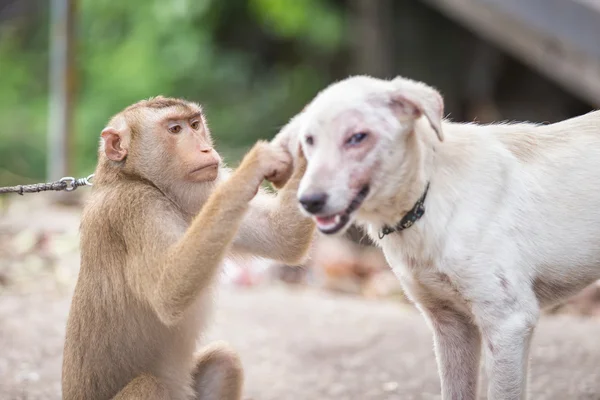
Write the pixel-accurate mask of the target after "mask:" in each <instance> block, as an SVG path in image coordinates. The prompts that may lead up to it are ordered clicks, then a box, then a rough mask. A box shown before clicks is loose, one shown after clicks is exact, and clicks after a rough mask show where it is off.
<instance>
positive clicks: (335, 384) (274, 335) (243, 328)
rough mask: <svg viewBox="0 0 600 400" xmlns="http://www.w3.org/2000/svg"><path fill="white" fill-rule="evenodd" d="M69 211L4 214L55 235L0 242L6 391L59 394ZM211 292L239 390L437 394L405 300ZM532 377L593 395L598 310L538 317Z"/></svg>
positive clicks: (69, 268) (2, 224)
mask: <svg viewBox="0 0 600 400" xmlns="http://www.w3.org/2000/svg"><path fill="white" fill-rule="evenodd" d="M77 221H78V219H77V213H76V212H73V211H72V210H48V209H46V208H44V207H37V206H32V207H28V208H27V209H23V208H18V207H16V208H14V207H11V208H10V209H9V210H8V212H7V213H6V214H5V215H4V216H0V237H1V235H4V237H5V238H6V237H13V236H14V235H16V234H17V232H20V231H21V229H22V228H23V227H27V228H28V229H33V230H36V229H37V230H39V229H42V230H43V229H49V230H52V231H54V232H59V233H60V235H62V236H61V237H62V239H61V240H60V241H58V240H55V241H54V245H53V246H52V248H53V251H51V252H50V251H48V250H44V251H46V253H48V254H50V255H48V254H46V257H47V258H51V259H53V262H52V263H51V265H52V267H44V266H43V262H42V263H41V264H40V261H39V258H40V257H39V256H37V258H31V257H29V258H28V257H27V256H20V257H16V256H15V255H14V254H13V253H11V252H10V251H9V250H7V249H6V248H4V249H3V248H2V246H0V272H2V271H4V274H7V273H8V272H10V274H9V275H8V278H5V280H6V282H5V283H4V286H2V285H0V287H3V289H0V399H2V400H5V399H6V400H17V399H19V400H21V399H22V400H25V399H26V400H37V399H40V400H41V399H44V400H46V399H47V400H54V399H59V398H60V366H61V353H62V344H63V335H64V328H65V321H66V317H67V313H68V307H69V302H70V294H71V290H72V287H73V282H74V279H75V276H76V266H77V252H76V249H74V248H73V240H74V239H76V231H77ZM21 236H23V237H22V238H21V237H20V239H19V240H17V242H20V243H21V246H22V247H23V248H26V247H27V246H26V243H27V240H28V239H27V235H24V234H21ZM29 240H30V239H29ZM23 243H25V244H23ZM42 247H43V246H42ZM42 250H43V249H42ZM3 251H4V253H3ZM44 251H41V253H42V254H45V253H44ZM38 253H39V252H38ZM52 257H54V258H52ZM8 259H11V260H16V261H14V262H11V264H10V268H12V270H11V269H9V266H8V263H7V262H6V260H8ZM3 260H4V264H1V262H2V261H3ZM35 260H37V261H35ZM32 265H33V266H32ZM7 271H8V272H7ZM215 303H216V310H215V313H214V316H213V323H212V324H211V329H210V331H209V332H208V333H207V335H206V338H205V341H210V340H214V339H223V340H226V341H228V342H230V343H231V344H232V345H233V346H234V347H235V348H236V349H237V350H238V351H239V352H240V355H241V358H242V360H243V363H244V367H245V370H246V383H245V396H246V398H247V399H252V400H271V399H273V400H275V399H277V400H285V399H297V400H304V399H323V400H325V399H331V400H334V399H335V400H342V399H357V400H359V399H375V400H384V399H389V400H392V399H406V400H410V399H440V395H439V390H440V389H439V379H438V376H437V370H436V366H435V358H434V355H433V350H432V341H431V334H430V332H429V330H428V329H427V327H426V325H425V323H424V321H423V319H422V318H421V316H420V315H418V313H417V312H415V311H414V309H412V308H411V307H410V306H406V305H403V304H400V303H397V302H392V301H382V300H365V299H362V298H359V297H350V296H342V295H335V294H332V293H327V292H324V291H320V290H316V289H314V288H306V287H301V288H292V287H289V286H284V285H282V284H276V283H269V284H262V285H258V286H254V287H250V288H240V287H235V286H231V285H224V286H223V288H222V289H221V290H220V293H219V296H218V297H217V298H216V300H215ZM107 334H110V332H107ZM530 387H531V398H532V399H535V400H538V399H540V400H544V399H556V400H558V399H561V400H564V399H582V400H583V399H586V400H591V399H600V319H598V318H582V317H575V316H569V315H560V316H545V317H543V318H542V320H541V322H540V324H539V327H538V329H537V331H536V335H535V338H534V343H533V347H532V374H531V384H530ZM482 398H485V397H482Z"/></svg>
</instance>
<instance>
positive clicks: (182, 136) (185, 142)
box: [158, 112, 221, 183]
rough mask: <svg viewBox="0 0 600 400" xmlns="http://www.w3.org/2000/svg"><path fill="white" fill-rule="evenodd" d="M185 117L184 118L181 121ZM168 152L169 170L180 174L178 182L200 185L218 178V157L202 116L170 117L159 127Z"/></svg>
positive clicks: (197, 114)
mask: <svg viewBox="0 0 600 400" xmlns="http://www.w3.org/2000/svg"><path fill="white" fill-rule="evenodd" d="M182 117H184V118H182ZM158 128H159V130H162V132H163V134H162V135H161V139H162V140H163V141H164V147H165V148H167V149H168V151H167V153H170V154H173V155H175V157H171V158H170V160H168V163H169V164H172V165H170V166H169V167H171V168H173V169H174V170H177V171H179V175H180V176H181V179H183V180H185V181H188V182H193V183H199V182H211V181H214V180H215V179H217V177H218V174H219V167H220V165H221V157H220V156H219V154H218V153H217V151H216V150H215V149H214V147H213V144H212V138H211V136H210V132H209V130H208V127H207V126H206V124H205V121H204V118H203V116H202V114H201V113H199V112H198V113H194V114H193V115H181V116H178V115H171V116H169V117H168V118H166V119H164V120H163V121H161V123H160V124H159V126H158Z"/></svg>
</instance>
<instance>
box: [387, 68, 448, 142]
mask: <svg viewBox="0 0 600 400" xmlns="http://www.w3.org/2000/svg"><path fill="white" fill-rule="evenodd" d="M391 84H392V88H393V89H392V94H391V100H392V107H393V108H394V109H395V111H396V112H398V113H399V114H401V115H403V116H411V117H413V118H415V119H416V118H419V117H420V116H421V115H425V117H426V118H427V119H428V120H429V123H430V124H431V127H432V128H433V130H434V131H435V133H436V135H437V137H438V139H439V140H440V142H442V141H443V140H444V133H443V132H442V118H443V113H444V100H443V99H442V96H441V95H440V93H439V92H438V91H437V90H435V89H434V88H432V87H431V86H427V85H426V84H424V83H422V82H417V81H413V80H410V79H406V78H402V77H398V78H396V79H394V80H392V81H391Z"/></svg>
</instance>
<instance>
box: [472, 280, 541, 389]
mask: <svg viewBox="0 0 600 400" xmlns="http://www.w3.org/2000/svg"><path fill="white" fill-rule="evenodd" d="M504 289H505V290H504V293H501V292H499V293H498V294H497V296H491V294H490V295H489V296H490V297H489V300H488V301H487V302H483V303H481V304H477V305H476V306H475V307H474V313H475V315H476V318H477V320H478V323H479V325H480V327H481V332H482V334H483V343H484V346H485V352H486V370H487V375H488V378H489V388H488V399H489V400H524V399H526V398H527V379H528V378H527V370H528V364H529V348H530V343H531V338H532V336H533V331H534V328H535V325H536V322H537V319H538V316H539V307H538V305H537V301H536V300H535V296H534V295H533V293H523V292H521V293H520V294H519V296H518V297H517V296H516V292H512V291H510V289H509V292H510V293H511V294H510V295H509V296H506V288H504ZM498 300H500V301H498Z"/></svg>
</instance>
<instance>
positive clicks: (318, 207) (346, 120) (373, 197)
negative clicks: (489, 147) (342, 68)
mask: <svg viewBox="0 0 600 400" xmlns="http://www.w3.org/2000/svg"><path fill="white" fill-rule="evenodd" d="M442 112H443V101H442V97H441V96H440V94H439V93H438V92H437V91H436V90H435V89H433V88H431V87H429V86H427V85H425V84H423V83H420V82H416V81H412V80H408V79H404V78H396V79H394V80H391V81H386V80H381V79H375V78H370V77H365V76H357V77H351V78H348V79H346V80H343V81H341V82H338V83H335V84H333V85H331V86H329V87H328V88H326V89H324V90H323V91H322V92H321V93H319V95H317V97H315V99H314V100H313V101H312V102H311V103H310V104H309V105H308V106H307V107H306V108H305V109H304V110H303V112H302V113H301V114H299V115H298V116H297V117H296V118H294V120H292V122H291V123H290V125H289V126H288V127H287V129H284V131H282V134H284V135H282V137H283V136H286V137H288V139H289V138H290V137H291V136H293V140H288V141H289V142H290V145H291V144H292V143H293V145H294V146H297V142H296V140H298V141H299V142H300V144H301V146H302V149H303V151H304V154H305V155H306V158H307V160H308V168H307V170H306V173H305V174H304V177H303V178H302V182H301V184H300V188H299V191H298V199H299V201H300V203H301V205H302V208H303V209H304V210H305V211H306V212H307V213H309V214H311V215H312V216H313V217H314V218H315V221H316V222H317V226H318V228H319V230H320V231H321V232H323V233H326V234H334V233H341V232H343V231H344V230H345V228H347V227H348V226H349V225H350V223H351V222H352V220H353V218H354V215H355V212H357V211H359V209H360V210H361V211H360V212H366V213H368V212H377V211H378V210H380V209H381V207H386V202H388V203H389V201H390V198H392V197H395V196H398V195H399V194H401V192H402V191H403V190H410V188H409V187H408V186H407V185H409V184H410V183H411V180H414V179H415V177H416V176H418V173H419V171H418V170H419V168H422V161H421V159H422V157H421V156H420V154H419V153H420V152H422V148H423V143H427V142H431V141H442V140H443V133H442V129H441V120H442ZM436 136H437V137H436ZM280 140H281V139H280ZM415 198H418V195H417V196H416V197H415Z"/></svg>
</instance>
